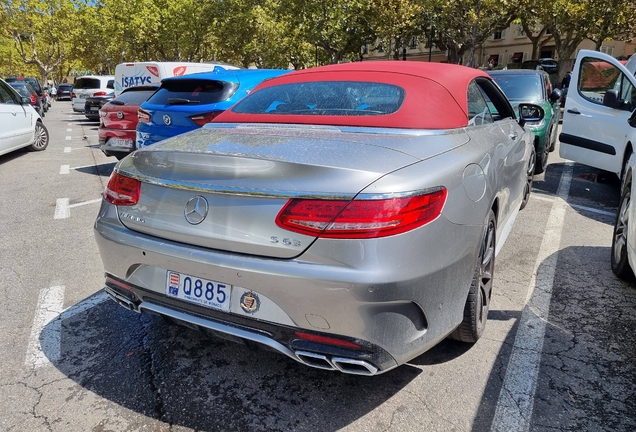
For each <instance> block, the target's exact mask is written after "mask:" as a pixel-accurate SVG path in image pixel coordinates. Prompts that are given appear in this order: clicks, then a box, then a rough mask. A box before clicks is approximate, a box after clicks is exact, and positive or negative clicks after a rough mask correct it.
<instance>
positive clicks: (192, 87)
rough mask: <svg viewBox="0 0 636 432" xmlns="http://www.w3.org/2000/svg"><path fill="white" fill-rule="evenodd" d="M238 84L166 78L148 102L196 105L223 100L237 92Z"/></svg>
mask: <svg viewBox="0 0 636 432" xmlns="http://www.w3.org/2000/svg"><path fill="white" fill-rule="evenodd" d="M236 89H238V85H237V84H236V83H232V82H226V81H216V80H202V79H179V80H165V81H163V82H162V83H161V87H160V88H159V90H157V92H156V93H155V94H154V95H153V96H152V97H151V98H150V99H148V103H151V104H157V105H196V104H210V103H217V102H222V101H224V100H226V99H228V98H229V97H230V96H232V95H233V94H234V92H236Z"/></svg>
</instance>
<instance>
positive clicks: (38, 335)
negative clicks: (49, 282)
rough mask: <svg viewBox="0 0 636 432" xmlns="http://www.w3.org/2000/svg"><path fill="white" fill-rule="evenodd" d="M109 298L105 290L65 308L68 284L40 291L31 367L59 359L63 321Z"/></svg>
mask: <svg viewBox="0 0 636 432" xmlns="http://www.w3.org/2000/svg"><path fill="white" fill-rule="evenodd" d="M107 299H108V295H107V294H106V293H105V292H104V291H103V290H102V291H99V292H97V293H96V294H93V295H92V296H90V297H88V298H87V299H85V300H82V301H81V302H79V303H77V304H75V305H73V306H71V307H69V308H67V309H64V286H54V287H50V288H45V289H43V290H41V291H40V297H39V299H38V305H37V308H36V311H35V318H34V319H33V326H32V327H31V336H30V337H29V345H28V346H27V354H26V359H25V364H26V365H27V367H29V368H31V369H36V368H39V367H43V366H48V365H50V364H51V363H55V362H58V361H59V360H60V357H61V351H62V349H61V342H62V321H64V320H65V319H70V318H72V317H74V316H75V315H77V314H80V313H82V312H84V311H86V310H88V309H90V308H92V307H94V306H96V305H98V304H99V303H102V302H104V301H106V300H107Z"/></svg>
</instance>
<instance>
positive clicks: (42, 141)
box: [31, 121, 49, 151]
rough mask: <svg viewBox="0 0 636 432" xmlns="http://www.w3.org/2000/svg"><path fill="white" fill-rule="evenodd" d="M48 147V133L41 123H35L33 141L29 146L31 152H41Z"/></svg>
mask: <svg viewBox="0 0 636 432" xmlns="http://www.w3.org/2000/svg"><path fill="white" fill-rule="evenodd" d="M48 145H49V131H48V129H47V128H46V126H44V124H42V122H40V121H38V122H35V134H34V141H33V144H31V150H33V151H42V150H44V149H45V148H47V147H48Z"/></svg>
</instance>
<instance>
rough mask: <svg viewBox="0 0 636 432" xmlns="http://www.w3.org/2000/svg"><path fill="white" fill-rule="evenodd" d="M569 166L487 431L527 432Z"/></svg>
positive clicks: (570, 163)
mask: <svg viewBox="0 0 636 432" xmlns="http://www.w3.org/2000/svg"><path fill="white" fill-rule="evenodd" d="M573 165H574V164H573V162H566V163H565V168H564V170H563V174H562V175H561V181H560V182H559V189H558V190H557V194H556V198H555V199H554V203H553V204H552V210H551V211H550V215H549V216H548V223H547V226H546V229H545V234H544V235H543V241H542V242H541V248H540V249H539V254H538V256H537V261H536V263H535V265H534V271H533V276H532V278H531V280H530V286H529V289H528V297H527V298H526V306H525V307H524V309H523V312H522V313H521V319H520V321H519V328H518V330H517V335H516V337H515V341H514V345H513V347H512V353H511V354H510V361H509V362H508V367H507V368H506V376H505V377H504V382H503V385H502V387H501V392H500V393H499V400H498V401H497V408H496V410H495V415H494V418H493V422H492V426H491V431H497V432H509V431H513V430H514V431H524V432H527V431H529V430H530V420H531V419H532V410H533V408H534V396H535V392H536V388H537V378H538V375H539V366H540V363H541V351H542V350H543V338H544V337H545V326H546V322H547V320H548V312H549V309H550V299H551V297H552V286H553V285H554V272H555V270H556V264H557V259H558V255H559V246H560V244H561V232H562V230H563V222H564V220H565V212H566V210H567V207H568V204H567V199H568V195H569V193H570V183H571V181H572V171H573Z"/></svg>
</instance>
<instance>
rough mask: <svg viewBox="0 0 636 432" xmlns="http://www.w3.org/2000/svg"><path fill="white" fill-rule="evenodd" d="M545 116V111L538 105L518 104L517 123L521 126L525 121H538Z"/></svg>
mask: <svg viewBox="0 0 636 432" xmlns="http://www.w3.org/2000/svg"><path fill="white" fill-rule="evenodd" d="M544 118H545V111H544V110H543V108H541V107H540V106H539V105H535V104H526V103H522V104H519V120H520V121H519V125H521V127H523V126H524V125H525V124H526V123H529V122H532V123H538V122H540V121H541V120H543V119H544Z"/></svg>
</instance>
